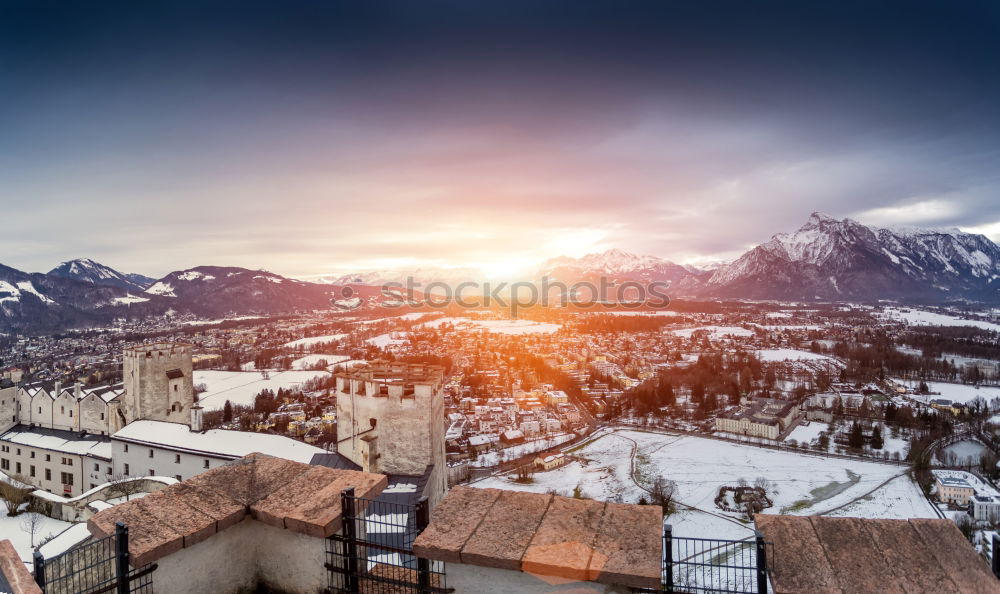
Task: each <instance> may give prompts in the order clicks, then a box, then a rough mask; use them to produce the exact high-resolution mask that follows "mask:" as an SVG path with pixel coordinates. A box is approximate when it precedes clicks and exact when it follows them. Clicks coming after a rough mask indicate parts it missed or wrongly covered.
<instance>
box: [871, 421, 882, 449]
mask: <svg viewBox="0 0 1000 594" xmlns="http://www.w3.org/2000/svg"><path fill="white" fill-rule="evenodd" d="M869 443H870V444H871V446H872V449H873V450H881V449H882V446H883V445H884V444H883V441H882V430H881V429H879V426H878V425H875V427H873V428H872V437H871V441H870V442H869Z"/></svg>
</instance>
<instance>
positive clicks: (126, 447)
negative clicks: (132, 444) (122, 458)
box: [125, 444, 128, 452]
mask: <svg viewBox="0 0 1000 594" xmlns="http://www.w3.org/2000/svg"><path fill="white" fill-rule="evenodd" d="M125 451H126V452H127V451H128V444H125Z"/></svg>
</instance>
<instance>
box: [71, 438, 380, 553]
mask: <svg viewBox="0 0 1000 594" xmlns="http://www.w3.org/2000/svg"><path fill="white" fill-rule="evenodd" d="M386 483H387V478H386V477H385V476H384V475H381V474H371V473H364V472H356V471H350V470H334V469H330V468H323V467H316V466H309V465H308V464H302V463H299V462H292V461H290V460H284V459H281V458H274V457H271V456H264V455H261V454H253V455H252V456H248V457H247V458H243V459H240V460H236V461H234V462H231V463H229V464H227V465H225V466H220V467H218V468H214V469H212V470H209V471H207V472H204V473H202V474H200V475H197V476H195V477H193V478H192V479H190V480H188V481H185V482H183V483H178V484H176V485H171V486H169V487H167V488H166V489H163V490H162V491H158V492H156V493H152V494H150V495H147V496H146V497H143V498H141V499H136V500H133V501H128V502H125V503H122V504H120V505H116V506H115V507H112V508H109V509H106V510H104V511H101V512H99V513H97V514H95V515H94V516H93V517H92V518H90V520H89V521H88V523H87V527H88V528H89V529H90V532H91V534H94V535H95V536H99V537H103V536H110V535H111V534H113V533H114V531H115V523H116V522H122V523H124V524H125V525H126V526H128V528H129V553H130V554H131V556H132V565H133V566H136V567H138V566H141V565H145V564H147V563H150V562H152V561H155V560H157V559H160V558H161V557H164V556H166V555H169V554H171V553H175V552H177V551H179V550H180V549H182V548H184V547H188V546H192V545H194V544H196V543H198V542H200V541H202V540H205V539H206V538H209V537H210V536H211V535H213V534H215V533H216V532H217V531H220V530H225V529H226V528H228V527H230V526H232V525H234V524H237V523H239V522H240V521H242V520H243V519H244V518H245V517H246V516H247V514H248V513H253V514H254V515H255V516H259V518H260V519H261V520H262V521H266V522H267V523H269V524H272V525H274V526H278V527H280V528H285V529H288V530H292V531H295V532H299V533H302V534H307V535H310V536H315V537H319V538H322V537H325V536H329V535H331V534H333V533H334V532H335V531H336V529H337V528H339V520H340V516H341V512H340V492H341V490H343V489H345V488H347V487H355V488H356V489H357V495H358V496H359V497H366V498H374V497H377V496H378V494H379V493H381V492H382V490H383V489H384V488H385V486H386Z"/></svg>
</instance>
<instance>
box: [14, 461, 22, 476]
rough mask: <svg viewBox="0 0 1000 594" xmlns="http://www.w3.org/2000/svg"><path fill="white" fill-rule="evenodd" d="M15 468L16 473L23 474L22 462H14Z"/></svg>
mask: <svg viewBox="0 0 1000 594" xmlns="http://www.w3.org/2000/svg"><path fill="white" fill-rule="evenodd" d="M14 468H15V469H16V470H14V472H15V473H16V474H21V463H20V462H17V463H16V464H14Z"/></svg>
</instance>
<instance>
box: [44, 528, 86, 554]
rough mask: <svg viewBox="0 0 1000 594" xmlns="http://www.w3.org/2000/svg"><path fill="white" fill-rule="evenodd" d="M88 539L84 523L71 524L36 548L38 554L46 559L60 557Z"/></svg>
mask: <svg viewBox="0 0 1000 594" xmlns="http://www.w3.org/2000/svg"><path fill="white" fill-rule="evenodd" d="M88 538H90V529H89V528H87V523H86V522H81V523H79V524H73V525H72V526H70V527H69V528H67V529H65V530H63V531H62V532H60V533H59V534H58V535H57V536H55V537H54V538H53V539H52V540H50V541H48V542H46V543H45V544H43V545H42V546H40V547H38V552H40V553H41V554H42V556H43V557H45V558H46V559H50V558H52V557H55V556H56V555H61V554H63V553H65V552H66V551H68V550H70V549H72V548H73V547H75V546H76V545H78V544H80V543H82V542H83V541H85V540H87V539H88Z"/></svg>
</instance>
